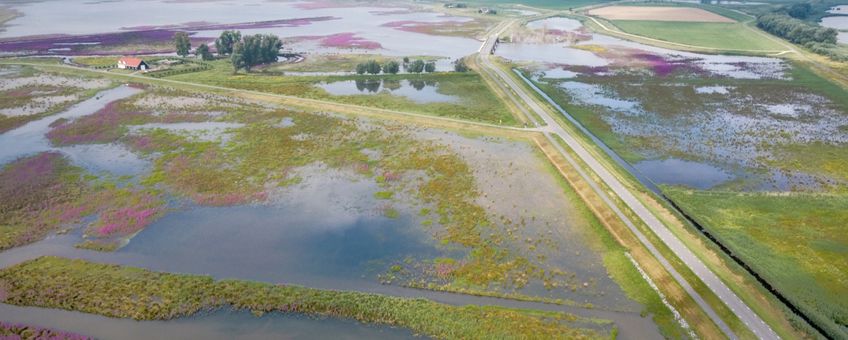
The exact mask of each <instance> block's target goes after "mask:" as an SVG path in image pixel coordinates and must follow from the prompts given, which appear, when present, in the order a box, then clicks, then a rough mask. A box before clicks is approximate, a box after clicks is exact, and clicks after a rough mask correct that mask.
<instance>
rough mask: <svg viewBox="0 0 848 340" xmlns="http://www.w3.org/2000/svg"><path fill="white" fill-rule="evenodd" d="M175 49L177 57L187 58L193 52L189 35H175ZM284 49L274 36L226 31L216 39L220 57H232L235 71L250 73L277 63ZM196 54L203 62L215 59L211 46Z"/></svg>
mask: <svg viewBox="0 0 848 340" xmlns="http://www.w3.org/2000/svg"><path fill="white" fill-rule="evenodd" d="M174 47H176V50H177V55H179V56H181V57H186V56H188V55H189V53H190V51H191V40H190V39H189V36H188V33H186V32H177V33H176V34H174ZM282 47H283V43H282V41H280V38H279V37H277V36H276V35H273V34H256V35H246V36H242V35H241V32H239V31H229V30H228V31H224V32H222V33H221V35H220V36H219V37H218V38H217V39H215V49H216V50H217V51H218V55H219V56H227V55H229V56H230V60H231V62H232V64H233V71H234V72H238V70H240V69H244V70H245V71H247V72H250V69H251V68H252V67H253V66H256V65H261V64H266V63H273V62H276V61H277V56H278V55H279V53H280V49H281V48H282ZM194 54H195V55H196V56H198V57H200V58H202V59H203V60H211V59H213V58H214V56H213V55H212V52H211V51H210V50H209V46H207V45H206V44H200V45H199V46H197V49H195V51H194Z"/></svg>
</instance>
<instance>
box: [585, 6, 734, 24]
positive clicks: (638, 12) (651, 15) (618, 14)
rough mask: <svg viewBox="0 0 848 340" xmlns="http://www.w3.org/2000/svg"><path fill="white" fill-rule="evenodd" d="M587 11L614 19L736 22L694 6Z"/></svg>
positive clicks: (615, 8) (615, 7)
mask: <svg viewBox="0 0 848 340" xmlns="http://www.w3.org/2000/svg"><path fill="white" fill-rule="evenodd" d="M587 13H588V14H589V15H595V16H599V17H601V18H604V19H608V20H614V21H619V20H621V21H624V20H637V21H683V22H724V23H731V22H734V21H733V19H730V18H727V17H723V16H721V15H718V14H715V13H713V12H710V11H705V10H703V9H700V8H694V7H676V6H660V7H649V6H607V7H600V8H595V9H592V10H590V11H588V12H587Z"/></svg>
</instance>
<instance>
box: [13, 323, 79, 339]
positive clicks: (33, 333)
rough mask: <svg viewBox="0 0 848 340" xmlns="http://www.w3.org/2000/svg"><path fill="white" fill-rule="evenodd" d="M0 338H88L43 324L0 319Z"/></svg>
mask: <svg viewBox="0 0 848 340" xmlns="http://www.w3.org/2000/svg"><path fill="white" fill-rule="evenodd" d="M0 338H2V339H51V340H86V339H91V338H89V337H87V336H84V335H79V334H76V333H71V332H65V331H60V330H55V329H50V328H44V327H41V326H33V325H27V324H22V323H11V322H4V321H0Z"/></svg>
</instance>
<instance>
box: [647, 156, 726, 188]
mask: <svg viewBox="0 0 848 340" xmlns="http://www.w3.org/2000/svg"><path fill="white" fill-rule="evenodd" d="M633 167H634V168H636V170H638V171H639V172H641V173H642V174H644V175H645V176H647V177H648V178H650V179H651V180H652V181H654V183H658V184H673V185H685V186H688V187H691V188H695V189H709V188H712V187H714V186H716V185H719V184H721V183H724V182H726V181H729V180H731V179H732V178H733V176H732V175H731V174H729V173H727V172H725V171H724V170H722V169H720V168H717V167H715V166H712V165H709V164H706V163H698V162H693V161H687V160H682V159H676V158H666V159H654V160H645V161H641V162H638V163H636V164H634V165H633Z"/></svg>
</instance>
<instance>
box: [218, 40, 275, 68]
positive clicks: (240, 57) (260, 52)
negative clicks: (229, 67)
mask: <svg viewBox="0 0 848 340" xmlns="http://www.w3.org/2000/svg"><path fill="white" fill-rule="evenodd" d="M282 46H283V43H282V42H281V41H280V38H278V37H277V36H276V35H273V34H257V35H246V36H244V37H243V38H242V40H241V41H239V42H236V44H235V45H234V46H233V53H232V58H231V60H232V62H233V68H234V71H235V72H238V70H240V69H242V68H243V69H244V70H245V71H247V72H250V69H251V68H252V67H253V66H256V65H260V64H265V63H273V62H276V61H277V57H278V55H279V53H280V48H282Z"/></svg>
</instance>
